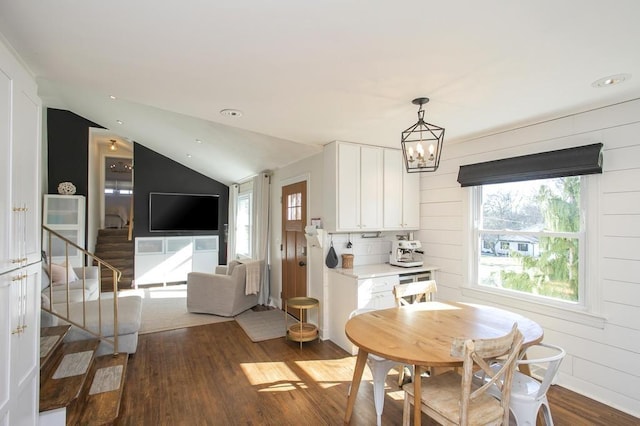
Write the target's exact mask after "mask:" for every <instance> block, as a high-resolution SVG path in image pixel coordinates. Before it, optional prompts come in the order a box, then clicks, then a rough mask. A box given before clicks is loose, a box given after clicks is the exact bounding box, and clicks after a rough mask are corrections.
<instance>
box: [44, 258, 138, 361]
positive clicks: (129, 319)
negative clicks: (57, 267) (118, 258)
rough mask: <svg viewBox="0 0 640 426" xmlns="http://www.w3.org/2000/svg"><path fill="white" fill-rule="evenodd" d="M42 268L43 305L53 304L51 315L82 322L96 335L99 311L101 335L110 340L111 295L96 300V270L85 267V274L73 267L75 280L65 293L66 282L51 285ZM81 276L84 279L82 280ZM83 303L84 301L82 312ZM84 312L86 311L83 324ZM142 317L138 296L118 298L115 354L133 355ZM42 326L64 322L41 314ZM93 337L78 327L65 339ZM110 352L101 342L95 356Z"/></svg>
mask: <svg viewBox="0 0 640 426" xmlns="http://www.w3.org/2000/svg"><path fill="white" fill-rule="evenodd" d="M44 269H45V271H44V273H43V274H42V306H43V307H48V306H50V304H51V302H53V303H52V306H53V307H52V308H51V309H52V310H53V311H54V312H56V313H58V314H60V315H62V316H64V317H66V318H68V319H69V320H71V321H73V322H75V323H77V324H83V323H84V325H85V326H86V328H87V329H89V330H91V331H92V332H94V333H98V332H99V330H98V329H99V325H100V321H99V318H98V315H99V312H102V322H101V327H102V334H103V335H104V336H105V337H107V338H113V336H114V327H113V323H114V321H113V317H114V315H113V314H114V313H113V295H112V294H111V293H103V294H102V297H101V300H98V299H99V296H100V283H99V280H98V267H97V266H87V267H85V268H84V271H83V268H82V267H79V268H73V270H74V273H75V275H76V277H78V279H75V280H72V281H70V282H69V286H68V290H67V285H66V281H65V282H60V281H57V282H54V283H50V281H51V279H50V278H49V271H48V269H47V267H46V266H45V267H44ZM83 273H84V279H82V277H83ZM52 275H54V277H56V274H53V273H52ZM65 276H66V274H65ZM59 277H60V275H57V278H59ZM72 278H73V277H72ZM83 295H84V299H83ZM67 297H68V301H69V303H68V306H67ZM83 300H84V301H86V306H85V308H84V309H83V303H82V302H83ZM99 307H100V309H99ZM83 312H86V318H85V319H84V321H83ZM141 317H142V299H141V298H140V296H126V297H119V298H118V352H123V353H124V352H126V353H135V351H136V348H137V346H138V330H139V329H140V324H141ZM41 323H42V324H41V325H42V326H43V327H47V326H54V325H59V324H65V323H67V322H66V321H64V320H62V319H59V318H58V317H56V316H53V315H51V314H49V313H48V312H45V311H43V312H42V316H41ZM94 338H95V336H93V335H92V334H91V333H87V332H86V331H84V330H82V329H80V328H78V327H71V329H70V330H69V333H67V335H66V337H65V339H64V340H65V341H66V342H72V341H76V340H87V339H94ZM110 352H113V346H112V345H111V344H109V343H107V342H103V341H101V342H100V346H99V347H98V351H97V355H104V354H107V353H110Z"/></svg>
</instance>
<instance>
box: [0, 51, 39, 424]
mask: <svg viewBox="0 0 640 426" xmlns="http://www.w3.org/2000/svg"><path fill="white" fill-rule="evenodd" d="M41 116H42V106H41V101H40V100H39V98H38V96H37V86H36V84H35V81H34V79H33V78H32V77H31V76H30V75H29V74H28V73H27V71H26V70H25V69H24V68H23V67H22V66H21V65H20V63H19V61H18V60H17V59H16V58H15V57H14V56H13V55H12V53H10V51H9V49H8V48H7V47H6V46H5V45H4V44H3V42H1V41H0V234H1V235H2V238H1V239H0V346H1V349H0V425H36V424H37V423H38V392H39V377H40V374H39V373H40V372H39V358H40V355H39V342H40V314H39V312H40V297H39V294H40V273H41V269H42V268H41V266H40V220H41V219H40V215H41V210H40V187H39V185H40V139H41Z"/></svg>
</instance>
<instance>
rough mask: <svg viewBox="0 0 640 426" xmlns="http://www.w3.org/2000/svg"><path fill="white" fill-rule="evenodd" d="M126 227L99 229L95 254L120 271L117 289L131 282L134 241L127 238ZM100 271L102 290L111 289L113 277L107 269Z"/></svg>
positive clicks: (129, 286)
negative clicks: (120, 275)
mask: <svg viewBox="0 0 640 426" xmlns="http://www.w3.org/2000/svg"><path fill="white" fill-rule="evenodd" d="M127 238H128V229H127V228H124V229H100V230H99V231H98V239H97V241H96V250H95V255H96V257H99V258H100V259H102V260H104V261H105V262H107V263H108V264H110V265H111V266H113V267H114V268H117V269H119V270H120V271H121V272H122V277H121V278H120V281H119V282H118V290H121V289H127V288H131V287H132V285H131V283H132V282H133V278H134V275H133V259H134V252H133V251H134V243H133V240H132V241H129V240H128V239H127ZM102 269H103V270H102V271H101V276H102V282H101V289H102V291H113V278H112V274H110V271H109V269H107V268H105V267H103V268H102Z"/></svg>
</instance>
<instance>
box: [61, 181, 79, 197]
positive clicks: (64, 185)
mask: <svg viewBox="0 0 640 426" xmlns="http://www.w3.org/2000/svg"><path fill="white" fill-rule="evenodd" d="M75 193H76V186H75V185H74V184H72V183H71V182H60V184H59V185H58V194H61V195H73V194H75Z"/></svg>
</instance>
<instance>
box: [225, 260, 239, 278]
mask: <svg viewBox="0 0 640 426" xmlns="http://www.w3.org/2000/svg"><path fill="white" fill-rule="evenodd" d="M238 265H242V263H240V262H238V261H237V260H232V261H231V262H229V265H227V275H231V274H232V273H233V270H234V269H236V266H238Z"/></svg>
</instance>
